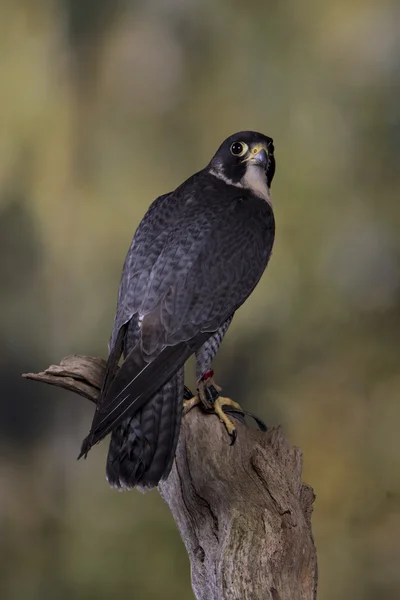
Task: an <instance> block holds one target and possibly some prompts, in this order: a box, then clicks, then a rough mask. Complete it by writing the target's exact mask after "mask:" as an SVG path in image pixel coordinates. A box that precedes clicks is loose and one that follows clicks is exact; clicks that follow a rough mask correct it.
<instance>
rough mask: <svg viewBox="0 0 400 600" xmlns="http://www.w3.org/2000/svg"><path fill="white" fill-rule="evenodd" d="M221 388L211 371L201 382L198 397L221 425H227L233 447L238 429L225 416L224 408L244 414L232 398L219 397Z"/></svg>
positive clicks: (207, 372)
mask: <svg viewBox="0 0 400 600" xmlns="http://www.w3.org/2000/svg"><path fill="white" fill-rule="evenodd" d="M221 389H222V388H221V387H220V386H219V385H217V384H216V383H215V381H214V371H212V370H211V369H210V370H208V371H206V372H205V373H204V375H203V377H202V378H201V380H200V382H199V388H198V397H199V399H200V402H201V403H202V405H203V406H204V408H205V409H206V410H207V411H208V412H214V413H215V414H216V415H217V416H218V417H219V420H220V421H221V423H223V424H224V425H225V428H226V430H227V432H228V433H229V435H230V437H231V445H232V444H234V443H235V440H236V436H237V433H236V427H235V425H234V424H233V422H232V421H231V420H230V418H229V417H228V416H227V415H226V414H225V412H224V410H223V406H231V407H232V408H234V409H235V410H236V411H240V412H241V413H242V414H243V411H242V408H241V406H240V405H239V404H238V403H237V402H235V401H234V400H231V399H230V398H224V397H222V396H220V395H219V393H220V391H221Z"/></svg>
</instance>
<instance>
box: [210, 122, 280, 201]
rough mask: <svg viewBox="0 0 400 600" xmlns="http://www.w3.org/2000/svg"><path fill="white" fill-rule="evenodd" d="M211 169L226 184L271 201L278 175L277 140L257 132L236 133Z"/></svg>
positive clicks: (225, 142)
mask: <svg viewBox="0 0 400 600" xmlns="http://www.w3.org/2000/svg"><path fill="white" fill-rule="evenodd" d="M208 168H209V171H210V172H211V173H212V174H213V175H215V176H216V177H219V178H220V179H223V180H224V181H225V182H226V183H229V184H230V185H236V186H237V187H242V188H245V189H249V190H251V191H252V192H253V193H255V194H256V195H258V196H261V197H263V198H265V199H267V198H266V196H268V197H269V189H270V187H271V182H272V179H273V176H274V173H275V158H274V144H273V140H272V138H270V137H267V136H266V135H263V134H262V133H257V132H255V131H240V132H239V133H235V134H234V135H231V136H230V137H228V138H227V139H226V140H225V141H224V142H223V144H221V146H220V147H219V148H218V150H217V152H216V154H215V156H214V157H213V159H212V160H211V162H210V164H209V166H208Z"/></svg>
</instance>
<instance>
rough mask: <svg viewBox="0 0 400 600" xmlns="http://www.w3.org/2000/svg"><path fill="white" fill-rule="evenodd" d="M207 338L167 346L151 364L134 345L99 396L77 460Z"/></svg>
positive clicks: (176, 369) (140, 402)
mask: <svg viewBox="0 0 400 600" xmlns="http://www.w3.org/2000/svg"><path fill="white" fill-rule="evenodd" d="M209 336H210V334H201V335H199V336H198V337H197V338H194V339H193V340H189V341H187V342H180V343H179V344H176V345H175V346H167V347H166V348H164V349H163V350H162V351H161V352H160V353H159V354H158V356H156V358H154V360H152V361H151V362H146V359H145V357H144V355H143V353H142V351H141V346H140V344H137V345H136V346H135V347H134V348H133V349H132V350H131V351H130V352H129V354H128V356H127V357H126V359H125V360H124V362H123V363H122V365H121V368H120V369H119V371H118V373H117V375H116V377H115V378H114V380H113V381H112V382H111V384H110V385H109V386H108V390H107V393H106V396H105V397H104V396H103V395H101V397H100V400H99V403H98V405H97V407H96V412H95V414H94V417H93V423H92V427H91V430H90V433H89V435H88V436H87V437H86V438H85V439H84V440H83V443H82V447H81V452H80V454H79V456H78V458H81V456H86V455H87V453H88V452H89V450H90V449H91V447H92V446H93V445H94V444H97V443H98V442H100V441H101V440H102V439H103V438H104V437H105V436H106V435H107V434H108V433H110V431H112V430H113V429H115V428H116V427H117V426H118V425H119V424H120V423H122V422H123V421H124V420H125V419H126V418H127V417H128V416H130V415H134V414H135V413H136V412H137V411H138V410H139V409H140V408H142V407H143V406H144V404H146V402H148V401H149V400H150V398H152V397H153V396H154V395H155V393H156V392H157V391H158V390H159V389H160V388H161V387H162V386H163V385H164V384H165V383H166V382H167V381H168V380H169V379H171V378H172V377H173V375H175V373H176V372H177V371H178V370H179V369H180V368H181V367H182V366H183V365H184V363H185V362H186V360H187V359H188V358H189V357H190V356H191V355H192V354H193V353H194V352H195V351H196V350H197V349H198V348H199V347H200V346H201V345H202V344H203V343H204V341H205V340H206V339H208V337H209Z"/></svg>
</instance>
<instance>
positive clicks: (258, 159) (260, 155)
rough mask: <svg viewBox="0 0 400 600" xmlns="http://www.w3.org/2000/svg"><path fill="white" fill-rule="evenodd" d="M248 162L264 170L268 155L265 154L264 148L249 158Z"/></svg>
mask: <svg viewBox="0 0 400 600" xmlns="http://www.w3.org/2000/svg"><path fill="white" fill-rule="evenodd" d="M250 162H252V163H253V164H255V165H260V166H261V167H264V168H266V167H267V166H268V162H269V161H268V154H267V153H266V152H265V150H264V148H261V150H260V151H259V152H257V154H255V155H254V156H252V157H251V159H250Z"/></svg>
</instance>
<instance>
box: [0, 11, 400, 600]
mask: <svg viewBox="0 0 400 600" xmlns="http://www.w3.org/2000/svg"><path fill="white" fill-rule="evenodd" d="M399 17H400V14H399V7H398V3H397V2H395V0H380V2H379V3H378V2H376V1H372V0H363V1H361V0H359V1H357V0H329V1H328V0H327V1H325V2H316V1H315V0H314V1H313V0H303V1H302V2H298V0H282V1H280V2H276V1H274V2H272V1H269V0H252V1H251V2H246V1H244V0H218V1H216V0H186V1H185V0H142V1H139V0H114V1H113V2H109V1H107V0H8V1H7V0H1V2H0V99H1V102H0V289H1V294H0V309H1V310H0V339H1V347H0V378H1V383H0V385H1V387H0V389H1V397H0V411H1V414H0V553H1V556H0V595H1V598H2V599H3V600H19V599H22V598H23V599H24V600H47V599H53V598H57V599H68V600H69V599H72V598H73V599H76V600H79V599H82V600H90V599H92V598H93V599H94V598H96V600H102V599H108V598H134V599H137V600H147V599H153V598H161V597H162V598H164V599H166V600H168V599H172V598H174V599H182V600H183V599H185V600H186V599H190V598H193V595H192V592H191V588H190V574H189V564H188V560H187V557H186V554H185V551H184V548H183V544H182V543H181V540H180V538H179V536H178V533H177V531H176V529H175V524H174V522H173V520H172V517H171V515H170V514H169V512H168V509H167V507H166V506H165V505H164V504H163V502H162V500H161V499H160V497H159V496H158V494H157V492H151V493H149V494H146V495H141V494H140V493H138V492H136V491H133V492H130V493H118V492H116V491H113V490H111V489H109V487H108V485H107V483H106V481H105V475H104V464H105V456H106V450H107V444H106V443H103V444H101V445H100V446H98V447H96V448H95V449H94V450H93V451H92V452H91V454H90V455H89V457H88V460H87V461H79V462H77V461H76V456H77V453H78V450H79V447H80V442H81V440H82V438H83V437H84V436H85V435H86V433H87V431H88V428H89V425H90V422H91V418H92V413H93V407H92V406H91V405H90V403H89V402H85V401H84V400H83V399H82V398H79V397H77V396H76V397H75V396H73V395H68V394H67V393H64V392H62V391H61V390H57V389H51V388H47V387H46V386H43V385H39V384H35V383H32V382H27V381H24V380H22V379H21V378H20V373H21V372H26V371H35V370H42V369H43V368H44V367H46V366H47V365H48V364H51V363H57V362H58V361H59V359H60V358H61V357H62V356H64V355H66V354H69V353H72V352H77V353H83V354H94V355H103V356H105V355H106V352H107V342H108V337H109V334H110V331H111V327H112V319H113V314H114V308H115V302H116V293H117V287H118V282H119V277H120V272H121V267H122V262H123V259H124V257H125V253H126V251H127V248H128V246H129V244H130V240H131V237H132V234H133V232H134V230H135V227H136V226H137V224H138V222H139V220H140V219H141V217H142V216H143V214H144V211H145V210H146V208H147V207H148V205H149V204H150V202H151V201H152V200H153V199H154V198H155V197H156V196H157V195H159V194H161V193H164V192H166V191H169V190H171V189H173V188H174V187H176V186H177V185H178V184H179V183H181V182H182V181H183V180H184V179H185V178H186V177H188V176H189V175H191V174H192V173H193V172H195V171H196V170H199V169H200V168H202V167H203V166H204V165H205V164H206V163H207V162H208V161H209V159H210V158H211V156H212V154H213V153H214V151H215V150H216V148H217V147H218V145H219V144H220V143H221V141H222V140H223V139H224V138H225V137H227V136H228V135H230V134H231V133H233V132H234V131H238V130H240V129H256V130H259V131H262V132H264V133H266V134H268V135H270V136H272V137H274V139H275V145H276V158H277V172H276V176H275V180H274V183H273V190H272V191H273V201H274V206H275V214H276V221H277V234H276V245H275V249H274V254H273V258H272V260H271V263H270V266H269V268H268V271H267V273H266V274H265V276H264V277H263V279H262V281H261V284H260V285H259V286H258V288H257V290H256V291H255V292H254V294H253V295H252V297H251V299H250V300H249V301H248V302H247V303H246V305H245V306H244V307H242V308H241V309H240V311H239V312H238V313H237V316H236V318H235V321H234V324H233V326H232V327H231V330H230V331H229V333H228V335H227V337H226V339H225V341H224V344H223V346H222V352H221V353H220V357H219V359H218V361H217V363H218V364H217V367H218V370H219V377H218V380H219V382H220V383H222V384H223V385H224V387H225V391H226V392H227V393H229V394H231V395H232V396H233V397H234V398H235V399H236V400H239V401H240V402H241V403H242V404H243V405H244V406H245V407H247V408H248V409H250V410H253V411H255V412H256V413H257V414H259V415H260V416H261V417H262V418H264V420H265V421H266V422H267V423H269V424H277V423H281V424H282V425H283V426H284V429H285V432H286V434H287V436H288V438H289V440H290V441H291V443H293V444H296V445H300V446H301V447H302V449H303V451H304V479H305V481H307V482H308V483H310V484H312V485H313V487H314V489H315V492H316V494H317V501H316V504H315V512H314V517H313V529H314V534H315V539H316V543H317V547H318V556H319V568H320V585H319V600H337V599H338V598H340V599H341V600H376V599H378V598H379V599H383V600H395V599H398V598H399V597H400V568H399V566H400V434H399V429H400V402H399V395H400V368H399V360H400V357H399V354H400V352H399V350H400V344H399V336H400V268H399V267H400V263H399V258H400V237H399V230H400V202H399V201H400V175H399V149H400V94H399V91H400V90H399V86H400V34H399V27H398V23H399ZM189 380H190V376H189Z"/></svg>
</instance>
